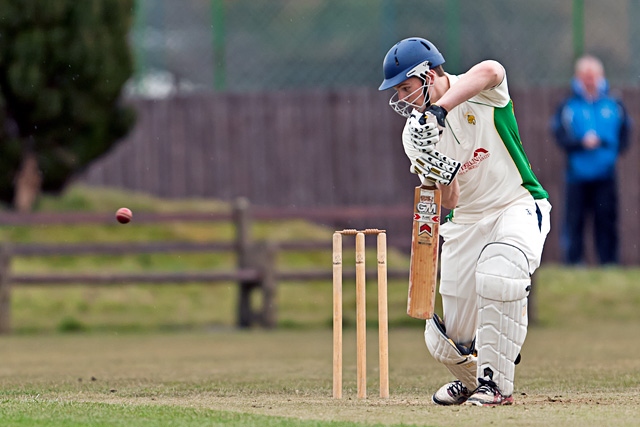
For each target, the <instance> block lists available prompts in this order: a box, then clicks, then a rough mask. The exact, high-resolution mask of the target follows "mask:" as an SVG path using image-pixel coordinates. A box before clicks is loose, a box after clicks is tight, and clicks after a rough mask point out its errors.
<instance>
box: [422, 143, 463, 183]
mask: <svg viewBox="0 0 640 427" xmlns="http://www.w3.org/2000/svg"><path fill="white" fill-rule="evenodd" d="M410 170H411V173H415V174H417V175H419V176H421V177H422V178H424V179H426V180H429V181H432V182H437V183H440V184H444V185H449V184H451V182H452V181H453V179H454V178H455V177H456V175H457V174H458V171H459V170H460V162H458V161H456V160H453V159H450V158H449V157H447V156H445V155H444V154H442V153H439V152H437V151H436V150H431V151H430V152H429V153H426V154H424V155H421V156H419V157H417V158H416V159H415V160H414V162H413V163H412V164H411V169H410Z"/></svg>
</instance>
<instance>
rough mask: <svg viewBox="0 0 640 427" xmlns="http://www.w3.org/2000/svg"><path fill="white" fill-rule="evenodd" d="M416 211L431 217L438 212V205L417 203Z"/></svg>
mask: <svg viewBox="0 0 640 427" xmlns="http://www.w3.org/2000/svg"><path fill="white" fill-rule="evenodd" d="M416 210H417V211H418V212H419V213H421V214H427V215H433V214H435V213H437V212H438V205H436V204H435V203H418V204H417V205H416Z"/></svg>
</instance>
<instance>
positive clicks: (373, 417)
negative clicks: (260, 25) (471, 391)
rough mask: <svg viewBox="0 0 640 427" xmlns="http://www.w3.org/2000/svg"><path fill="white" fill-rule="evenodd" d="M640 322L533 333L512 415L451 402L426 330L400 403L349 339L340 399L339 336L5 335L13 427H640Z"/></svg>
mask: <svg viewBox="0 0 640 427" xmlns="http://www.w3.org/2000/svg"><path fill="white" fill-rule="evenodd" d="M639 329H640V328H639V327H638V325H637V324H628V323H600V322H594V324H592V325H588V327H585V328H582V329H570V328H532V329H531V330H530V333H529V337H528V339H527V342H526V343H525V347H524V349H523V362H522V364H521V365H519V366H518V368H517V371H516V372H517V378H516V393H515V398H516V403H515V405H513V406H510V407H499V408H477V407H438V406H435V405H433V404H431V403H430V396H431V393H433V391H434V390H435V389H436V388H437V387H439V386H440V385H441V384H442V383H444V382H446V381H448V380H449V379H450V378H449V375H448V373H447V372H446V370H445V369H444V367H442V366H440V365H438V364H437V363H435V362H434V361H433V360H432V359H431V357H430V356H429V354H428V352H427V350H426V347H425V345H424V341H423V339H422V331H421V330H420V329H417V328H393V329H391V331H390V380H391V398H390V399H388V400H383V399H380V398H379V397H377V393H378V390H377V387H378V378H377V374H378V370H377V366H376V365H377V360H376V359H377V341H376V334H375V330H370V333H369V336H368V344H369V348H368V359H369V360H368V367H369V370H368V394H369V397H368V398H367V399H366V400H359V399H357V398H356V392H355V377H356V375H355V333H354V331H353V330H348V331H345V370H344V380H345V387H344V395H345V396H344V398H343V399H342V400H334V399H333V398H332V397H331V370H332V369H331V363H332V362H331V360H332V359H331V332H330V331H328V330H322V329H317V330H305V331H300V330H297V331H296V330H277V331H268V332H265V331H259V330H255V331H245V332H239V331H233V330H226V331H225V330H217V331H208V332H207V331H200V332H190V333H152V334H80V335H54V336H14V337H2V338H1V339H0V346H1V348H2V350H1V351H0V359H1V360H2V366H1V367H0V418H1V419H2V425H3V426H35V425H37V426H79V425H82V426H121V425H122V426H125V425H126V426H130V427H138V426H162V425H171V426H218V425H219V426H229V425H233V426H246V425H255V426H352V425H358V426H359V425H390V426H398V425H418V426H460V425H478V426H485V425H486V426H489V425H512V426H516V425H517V426H538V425H545V426H566V425H608V426H626V425H628V426H631V425H637V416H638V407H640V395H639V392H640V389H639V386H638V384H640V359H638V358H637V357H636V355H637V354H638V353H639V352H640V343H639V342H638V340H637V339H634V338H633V337H637V336H638V332H639Z"/></svg>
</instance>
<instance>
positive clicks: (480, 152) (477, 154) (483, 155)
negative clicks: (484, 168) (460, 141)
mask: <svg viewBox="0 0 640 427" xmlns="http://www.w3.org/2000/svg"><path fill="white" fill-rule="evenodd" d="M490 155H491V153H489V151H488V150H486V149H484V148H477V149H476V150H475V151H474V152H473V157H472V158H471V159H470V160H468V161H467V162H466V163H465V164H464V165H462V167H461V168H460V172H459V175H463V174H465V173H467V172H469V171H470V170H471V169H475V168H477V167H478V166H479V165H480V162H482V161H483V160H486V159H488V158H489V156H490Z"/></svg>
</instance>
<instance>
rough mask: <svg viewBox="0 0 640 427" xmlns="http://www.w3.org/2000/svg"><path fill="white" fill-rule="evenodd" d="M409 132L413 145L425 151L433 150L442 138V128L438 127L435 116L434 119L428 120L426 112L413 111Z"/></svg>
mask: <svg viewBox="0 0 640 427" xmlns="http://www.w3.org/2000/svg"><path fill="white" fill-rule="evenodd" d="M409 132H410V134H411V142H412V143H413V146H414V147H415V148H416V150H419V151H422V152H423V153H426V152H427V151H431V149H433V146H434V145H435V144H436V143H437V142H438V141H439V140H440V129H438V123H437V122H436V121H435V117H434V120H429V121H427V120H426V116H425V115H424V114H419V113H415V112H414V113H411V117H409Z"/></svg>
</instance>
